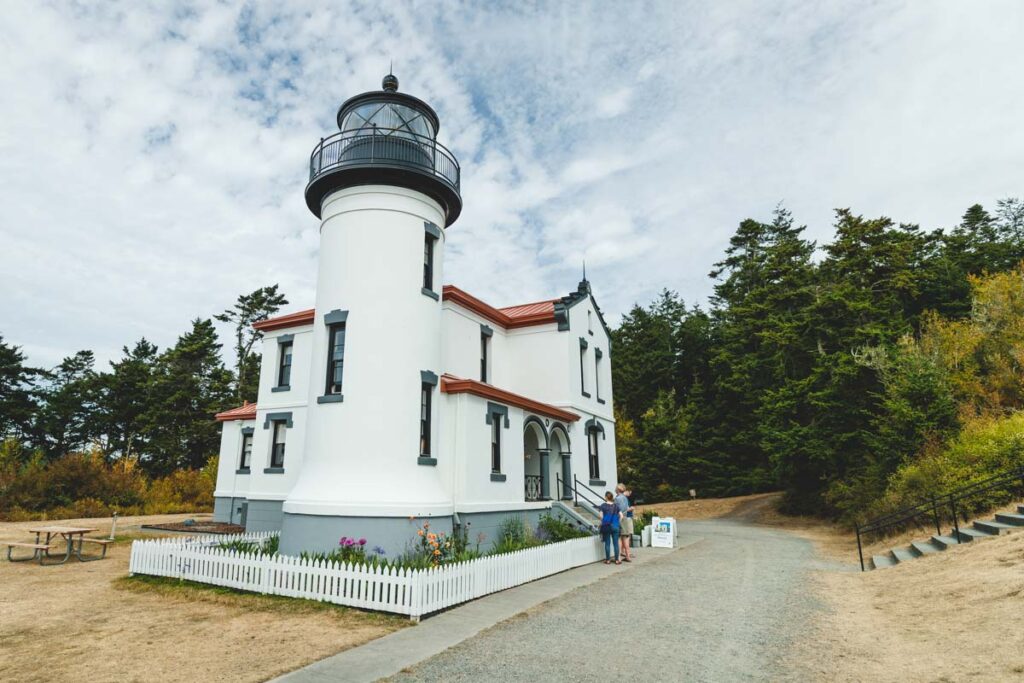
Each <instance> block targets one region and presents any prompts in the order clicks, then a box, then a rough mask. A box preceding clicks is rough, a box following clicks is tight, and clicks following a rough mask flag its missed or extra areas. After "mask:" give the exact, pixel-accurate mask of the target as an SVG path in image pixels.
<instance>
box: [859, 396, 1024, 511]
mask: <svg viewBox="0 0 1024 683" xmlns="http://www.w3.org/2000/svg"><path fill="white" fill-rule="evenodd" d="M1015 467H1024V412H1018V413H1015V414H1013V415H1010V416H1009V417H1003V418H978V419H975V420H973V421H971V422H968V423H967V424H965V425H964V428H963V430H962V431H961V432H960V433H959V434H958V435H957V436H956V437H954V438H953V439H951V440H950V441H949V442H948V443H946V444H944V445H936V446H934V447H931V448H928V449H927V450H926V452H925V453H923V454H922V455H921V457H920V458H918V459H917V460H914V461H912V462H908V463H905V464H903V465H901V466H900V467H899V468H898V469H897V470H896V472H895V473H894V474H893V475H892V477H890V479H889V484H888V487H887V489H886V492H885V495H884V496H883V498H882V499H881V500H880V501H878V502H877V503H876V504H875V506H874V507H873V508H872V509H871V516H875V515H880V514H885V513H886V512H890V511H892V510H897V509H899V508H902V507H906V506H908V505H913V504H915V503H919V502H922V501H924V500H927V499H928V498H929V497H930V496H932V495H936V496H938V495H941V494H944V493H947V492H949V491H951V490H953V489H957V488H961V487H963V486H966V485H968V484H971V483H974V482H978V481H981V480H983V479H986V478H988V477H991V476H992V475H995V474H998V473H1000V472H1003V471H1005V470H1008V469H1010V468H1015ZM1012 495H1013V492H1011V491H1010V490H997V491H990V492H988V493H986V494H982V495H979V496H975V497H973V498H971V499H969V500H965V501H964V502H963V505H962V509H963V511H964V513H965V514H970V513H973V512H978V511H982V510H988V509H991V508H993V507H995V506H997V505H1001V504H1003V503H1006V502H1007V501H1008V500H1010V498H1011V496H1012Z"/></svg>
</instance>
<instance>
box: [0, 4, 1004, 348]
mask: <svg viewBox="0 0 1024 683" xmlns="http://www.w3.org/2000/svg"><path fill="white" fill-rule="evenodd" d="M1022 19H1024V6H1021V5H1020V4H1019V3H1016V2H1012V1H1007V2H990V3H984V4H976V3H971V4H968V3H956V2H952V1H950V2H934V3H928V4H927V5H924V4H921V3H911V2H907V3H890V2H886V3H881V2H877V3H862V4H860V5H858V6H856V7H851V6H850V5H849V4H848V3H839V2H835V3H814V4H813V5H809V4H807V3H801V2H795V1H793V2H785V3H781V4H779V3H775V4H770V5H769V4H764V3H756V2H739V3H712V4H709V3H695V2H694V3H688V2H678V3H676V2H671V3H670V2H651V3H628V4H620V5H608V4H597V3H594V4H579V3H551V4H548V5H542V6H536V5H529V6H527V5H519V4H512V3H509V4H500V3H469V2H465V3H458V4H455V3H437V4H424V3H415V2H395V3H370V2H351V3H333V4H327V5H325V4H323V3H313V2H289V3H287V4H282V3H271V2H252V3H245V4H229V3H217V4H206V3H203V4H186V3H180V4H178V3H173V4H172V3H158V4H143V3H135V4H131V5H114V4H99V5H83V4H77V3H58V2H51V3H37V2H27V1H26V2H11V3H7V4H6V5H5V20H4V22H3V23H2V24H0V46H2V48H0V49H2V50H3V55H2V56H3V59H0V88H2V89H3V92H4V93H5V102H4V116H5V118H4V124H5V125H4V126H3V127H2V128H0V198H2V203H0V255H2V256H3V264H4V267H3V268H2V269H0V294H2V296H0V334H3V335H4V337H5V339H6V340H9V341H12V342H14V343H17V344H20V345H23V346H24V347H25V349H26V351H27V352H28V353H29V355H30V358H31V359H32V361H33V362H35V363H37V364H40V365H53V364H55V363H56V362H59V360H60V358H61V357H62V356H64V355H68V354H70V353H73V352H74V351H75V350H77V349H80V348H91V349H94V350H95V351H96V352H97V355H98V357H99V358H100V359H101V360H106V359H110V358H112V357H115V356H116V355H117V354H118V353H119V351H120V347H121V346H123V345H125V344H130V343H132V342H134V341H135V340H136V339H137V338H138V337H140V336H143V335H145V336H146V337H148V338H150V339H151V340H153V341H154V342H156V343H157V344H159V345H160V346H166V345H168V344H171V343H173V342H174V340H175V338H176V337H177V335H178V334H180V333H181V332H182V331H183V330H184V329H185V328H186V327H187V325H188V323H189V320H190V319H191V318H193V317H195V316H197V315H201V316H208V315H211V314H212V313H215V312H217V311H219V310H221V309H223V308H225V307H226V306H228V305H230V303H231V302H232V301H233V300H234V299H235V297H236V296H237V295H238V294H240V293H242V292H247V291H251V290H252V289H255V288H256V287H259V286H262V285H264V284H269V283H272V282H279V283H280V284H281V286H282V288H283V290H284V291H285V292H286V293H287V294H288V296H289V298H290V299H291V301H292V307H293V308H300V307H305V306H308V305H310V304H311V302H312V300H313V291H314V279H315V270H316V252H317V245H318V232H317V221H316V219H315V218H314V217H313V216H311V215H310V214H309V212H308V211H307V210H306V208H305V205H304V202H303V198H302V189H303V187H304V185H305V181H306V173H307V163H308V154H309V152H310V150H311V149H312V147H313V145H314V144H315V143H316V142H317V141H318V140H319V138H320V136H322V135H326V134H329V133H330V132H331V130H332V129H333V127H334V122H333V117H334V113H335V111H336V109H337V106H338V104H339V103H340V102H341V101H342V100H343V99H345V98H346V97H348V96H350V95H352V94H354V93H357V92H361V91H364V90H369V89H375V88H377V87H379V83H380V78H381V76H382V75H383V74H384V73H385V71H386V69H387V65H388V63H389V61H391V60H394V63H395V71H396V73H397V74H398V76H399V78H400V80H401V83H402V90H404V91H407V92H411V93H413V94H416V95H418V96H420V97H422V98H424V99H425V100H427V101H428V102H430V103H431V104H432V105H433V106H434V107H435V108H436V109H437V111H438V113H439V115H440V117H441V121H442V124H441V135H440V138H441V142H443V143H444V144H445V145H447V146H449V147H450V148H451V149H453V150H454V152H455V153H456V155H457V156H458V158H459V159H460V162H461V164H462V169H463V196H464V200H465V209H464V212H463V215H462V217H461V218H460V220H459V221H458V222H457V223H456V224H455V225H454V226H452V227H451V228H450V229H449V239H448V242H447V244H448V249H447V261H446V264H445V279H446V280H447V281H450V282H455V283H458V284H459V285H460V286H462V287H464V288H466V289H468V290H469V291H472V292H474V293H475V294H477V295H479V296H481V297H483V298H485V299H487V300H489V301H491V302H493V303H494V304H495V305H507V304H513V303H518V302H521V301H529V300H536V299H540V298H545V297H550V296H556V295H559V294H563V293H565V292H568V291H570V290H571V289H573V288H574V287H575V284H576V281H577V280H578V278H579V272H580V266H581V262H582V260H583V258H584V256H585V257H586V259H587V263H588V276H589V277H590V279H591V280H592V282H593V285H594V287H595V290H596V294H597V296H598V298H599V300H600V302H601V304H602V306H603V307H604V309H605V310H606V312H608V314H609V316H608V317H609V319H610V320H611V321H612V322H613V323H614V322H615V321H616V320H617V318H618V314H620V313H622V312H623V311H625V310H627V309H628V308H629V306H630V305H631V304H632V303H633V302H637V301H638V302H646V301H648V300H649V299H650V298H651V296H653V294H654V293H656V292H657V291H658V290H660V289H661V288H663V287H669V288H673V289H677V290H679V291H680V292H681V293H682V294H683V296H684V297H685V298H686V299H687V300H688V301H691V302H697V301H702V300H704V298H705V297H706V296H707V295H708V293H709V292H710V288H711V286H712V284H713V283H711V282H710V281H709V280H708V279H707V277H706V274H707V272H708V270H709V269H710V266H711V264H712V263H714V262H715V261H716V260H718V259H719V258H720V255H721V252H722V249H723V247H724V246H725V244H726V243H727V241H728V239H729V237H730V235H731V234H732V231H733V229H734V228H735V226H736V225H737V224H738V222H739V221H740V220H741V219H743V218H745V217H747V216H755V217H765V216H768V215H770V212H771V210H772V208H773V207H774V206H775V205H776V203H777V202H778V201H779V200H785V202H786V204H787V206H788V207H789V208H790V209H791V210H792V211H793V212H794V214H795V216H796V218H797V220H798V221H800V222H801V223H807V224H808V226H809V234H810V236H811V237H813V238H816V239H819V240H823V239H827V238H828V236H829V235H830V234H831V212H832V209H833V208H834V207H837V206H851V207H853V208H854V209H855V210H857V211H859V212H862V213H866V214H869V215H877V214H883V213H884V214H886V215H890V216H893V217H894V218H896V219H897V220H905V221H912V222H920V223H922V224H923V225H926V226H928V227H938V226H943V225H950V224H952V223H955V222H956V221H957V219H958V217H959V215H960V214H961V213H962V212H963V210H964V209H965V208H966V207H967V206H969V205H970V204H972V203H974V202H976V201H981V202H984V203H988V204H992V203H994V201H995V199H997V198H999V197H1003V196H1007V195H1019V194H1021V192H1022V189H1021V188H1022V186H1024V169H1022V167H1021V165H1020V163H1019V159H1020V158H1022V157H1024V129H1022V128H1021V127H1020V126H1019V125H1018V121H1017V118H1018V113H1019V112H1020V111H1021V109H1022V108H1024V107H1022V105H1024V92H1022V91H1021V89H1019V88H1015V87H1013V86H1014V84H1015V83H1016V82H1017V80H1018V76H1017V72H1018V71H1019V68H1020V57H1019V48H1018V46H1017V43H1018V40H1019V36H1017V34H1016V31H1015V27H1016V26H1018V25H1019V24H1020V22H1021V20H1022ZM495 274H499V275H500V277H497V278H496V277H495Z"/></svg>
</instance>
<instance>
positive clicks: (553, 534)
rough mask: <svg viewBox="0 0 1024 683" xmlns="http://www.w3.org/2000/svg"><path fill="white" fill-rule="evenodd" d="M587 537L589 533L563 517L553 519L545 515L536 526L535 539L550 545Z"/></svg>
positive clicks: (553, 517) (551, 516)
mask: <svg viewBox="0 0 1024 683" xmlns="http://www.w3.org/2000/svg"><path fill="white" fill-rule="evenodd" d="M589 535H590V532H588V531H586V530H585V529H581V528H580V527H579V526H577V525H576V524H573V523H572V522H570V521H569V520H567V519H565V518H564V517H555V516H553V515H550V514H547V513H544V514H543V515H541V516H540V521H539V523H538V524H537V537H538V538H543V539H545V540H547V541H549V542H551V543H558V542H559V541H568V540H569V539H571V538H584V537H586V536H589Z"/></svg>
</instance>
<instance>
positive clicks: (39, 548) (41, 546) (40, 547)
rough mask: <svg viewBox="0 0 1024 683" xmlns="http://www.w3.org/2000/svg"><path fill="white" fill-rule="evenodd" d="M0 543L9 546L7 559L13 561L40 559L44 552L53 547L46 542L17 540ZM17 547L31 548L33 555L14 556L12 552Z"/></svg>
mask: <svg viewBox="0 0 1024 683" xmlns="http://www.w3.org/2000/svg"><path fill="white" fill-rule="evenodd" d="M0 545H5V546H7V559H8V560H10V561H11V562H28V561H29V560H38V559H39V558H40V556H41V555H42V554H43V553H44V552H46V551H47V550H49V549H50V548H51V546H48V545H46V544H45V543H20V542H17V541H0ZM15 548H31V549H32V555H31V556H30V557H14V556H13V554H12V553H13V552H14V549H15Z"/></svg>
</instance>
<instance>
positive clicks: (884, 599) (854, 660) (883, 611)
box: [797, 532, 1024, 681]
mask: <svg viewBox="0 0 1024 683" xmlns="http://www.w3.org/2000/svg"><path fill="white" fill-rule="evenodd" d="M1022 570H1024V533H1022V532H1017V533H1015V534H1011V535H1008V536H1001V537H999V538H994V539H991V540H985V541H981V542H977V543H972V544H967V545H963V546H959V547H954V548H951V549H950V550H947V551H945V552H942V553H937V554H935V555H931V556H928V557H923V558H919V559H917V560H914V561H913V562H908V563H906V564H902V565H898V566H896V567H893V568H891V569H883V570H880V571H873V572H867V573H864V574H862V573H860V572H856V573H838V572H819V573H818V575H817V577H816V580H817V584H818V590H819V593H820V594H821V595H822V596H823V597H824V598H825V600H826V601H827V603H828V604H829V606H830V607H831V608H832V609H831V610H830V613H828V614H827V615H826V616H825V617H823V618H822V620H821V621H820V623H818V624H816V625H815V626H816V627H815V629H814V631H813V633H812V634H811V637H810V638H808V641H807V643H806V644H805V647H802V648H800V652H798V653H797V657H798V660H799V661H800V662H801V665H802V668H803V669H804V670H805V672H806V674H807V676H808V678H811V679H818V680H830V681H862V680H903V681H963V680H977V681H1011V680H1015V681H1020V680H1024V631H1022V630H1021V629H1020V627H1019V624H1020V615H1021V612H1022V610H1024V571H1022Z"/></svg>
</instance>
